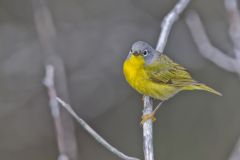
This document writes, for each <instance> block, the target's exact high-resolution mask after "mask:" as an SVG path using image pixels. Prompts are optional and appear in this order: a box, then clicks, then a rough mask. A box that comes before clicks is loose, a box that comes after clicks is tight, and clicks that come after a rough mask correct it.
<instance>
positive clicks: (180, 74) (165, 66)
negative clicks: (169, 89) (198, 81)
mask: <svg viewBox="0 0 240 160" xmlns="http://www.w3.org/2000/svg"><path fill="white" fill-rule="evenodd" d="M145 70H146V72H147V74H148V76H149V78H150V79H151V80H152V81H154V82H157V83H165V84H169V85H173V86H176V87H181V86H185V85H186V84H190V83H194V82H195V81H194V80H193V79H192V77H191V75H190V74H189V73H188V72H187V70H186V69H185V68H184V67H182V66H180V65H179V64H177V63H175V62H173V61H172V60H171V59H170V58H168V57H167V56H166V55H164V54H161V55H160V56H159V58H157V59H156V60H155V61H154V62H153V63H152V64H148V65H146V66H145Z"/></svg>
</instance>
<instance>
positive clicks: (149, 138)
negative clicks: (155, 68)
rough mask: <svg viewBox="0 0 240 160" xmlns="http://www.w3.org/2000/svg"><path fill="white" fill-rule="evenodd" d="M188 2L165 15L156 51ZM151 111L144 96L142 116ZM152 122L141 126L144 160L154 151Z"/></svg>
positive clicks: (151, 158) (149, 159)
mask: <svg viewBox="0 0 240 160" xmlns="http://www.w3.org/2000/svg"><path fill="white" fill-rule="evenodd" d="M189 2H190V0H179V2H178V3H177V4H176V5H175V7H174V8H173V9H172V10H171V11H170V12H169V13H168V14H167V16H166V17H165V18H164V20H163V22H162V24H161V32H160V35H159V39H158V42H157V47H156V49H157V50H158V51H159V52H160V53H162V52H163V50H164V48H165V46H166V43H167V39H168V36H169V34H170V31H171V28H172V25H173V24H174V22H176V21H177V20H178V17H179V15H180V14H181V13H182V12H183V11H184V9H185V8H186V7H187V5H188V4H189ZM152 111H153V100H152V98H150V97H148V96H144V109H143V116H146V115H147V114H150V113H151V112H152ZM152 125H153V124H152V121H151V120H148V121H146V122H145V123H144V124H143V145H144V146H143V150H144V156H145V160H154V151H153V128H152Z"/></svg>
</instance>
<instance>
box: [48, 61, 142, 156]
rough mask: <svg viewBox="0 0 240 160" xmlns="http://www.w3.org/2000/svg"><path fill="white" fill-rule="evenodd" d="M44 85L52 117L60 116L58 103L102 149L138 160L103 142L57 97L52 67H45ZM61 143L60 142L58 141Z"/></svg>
mask: <svg viewBox="0 0 240 160" xmlns="http://www.w3.org/2000/svg"><path fill="white" fill-rule="evenodd" d="M44 85H45V86H46V87H47V89H48V94H49V98H50V100H49V103H50V106H51V111H52V114H53V117H58V116H59V114H60V111H59V105H58V103H60V104H61V105H62V106H63V107H64V108H65V109H66V110H67V111H68V112H69V113H70V115H71V116H72V117H74V118H75V119H76V120H77V122H78V123H79V124H80V125H81V126H82V127H83V128H84V129H85V130H86V131H87V132H88V133H89V134H90V135H92V136H93V138H94V139H95V140H97V141H98V142H99V143H101V144H102V145H103V146H104V147H106V148H107V149H108V150H109V151H111V152H112V153H114V154H115V155H117V156H118V157H120V158H122V159H124V160H139V159H138V158H134V157H129V156H127V155H125V154H123V153H122V152H120V151H119V150H117V149H116V148H115V147H113V146H112V145H110V144H109V143H108V142H107V141H106V140H104V139H103V138H102V137H101V136H100V135H99V134H98V133H97V132H95V131H94V130H93V129H92V128H91V127H90V126H89V125H88V124H87V123H86V122H85V121H84V120H83V119H82V118H80V117H79V116H78V115H77V114H76V113H75V112H74V111H73V109H72V107H71V106H70V105H69V104H67V103H66V102H64V101H63V100H61V99H60V98H59V97H57V93H56V89H55V85H54V67H53V66H52V65H48V66H46V75H45V78H44ZM60 142H61V141H60ZM60 158H61V159H64V158H65V159H66V156H65V155H60V156H59V159H60Z"/></svg>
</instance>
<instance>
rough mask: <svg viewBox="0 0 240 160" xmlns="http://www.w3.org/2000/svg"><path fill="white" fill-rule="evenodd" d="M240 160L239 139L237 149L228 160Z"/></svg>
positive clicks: (235, 148)
mask: <svg viewBox="0 0 240 160" xmlns="http://www.w3.org/2000/svg"><path fill="white" fill-rule="evenodd" d="M239 159H240V138H239V139H238V141H237V143H236V144H235V147H234V149H233V151H232V153H231V154H230V157H229V159H228V160H239Z"/></svg>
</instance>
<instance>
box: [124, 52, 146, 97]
mask: <svg viewBox="0 0 240 160" xmlns="http://www.w3.org/2000/svg"><path fill="white" fill-rule="evenodd" d="M143 67H144V59H143V57H142V56H134V55H131V56H130V57H129V58H128V59H126V60H125V62H124V64H123V73H124V76H125V78H126V80H127V82H128V83H129V84H130V85H131V86H132V87H133V88H134V89H136V90H137V91H138V92H140V93H142V94H144V93H143V91H142V90H143V89H142V88H144V82H143V81H144V79H147V75H146V73H145V72H144V68H143Z"/></svg>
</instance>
